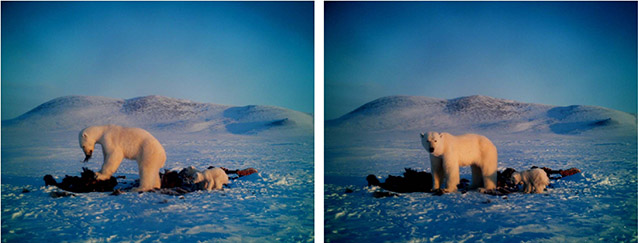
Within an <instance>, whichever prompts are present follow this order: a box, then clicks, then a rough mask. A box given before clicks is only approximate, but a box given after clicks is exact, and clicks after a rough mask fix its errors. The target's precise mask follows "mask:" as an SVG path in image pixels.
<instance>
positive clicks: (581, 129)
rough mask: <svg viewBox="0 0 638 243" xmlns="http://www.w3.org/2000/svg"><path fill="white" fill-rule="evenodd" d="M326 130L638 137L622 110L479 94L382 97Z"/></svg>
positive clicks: (633, 123)
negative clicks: (533, 101)
mask: <svg viewBox="0 0 638 243" xmlns="http://www.w3.org/2000/svg"><path fill="white" fill-rule="evenodd" d="M326 125H327V127H326V130H334V131H353V130H359V131H361V130H368V131H374V132H378V131H408V130H409V131H411V130H422V131H429V130H446V131H449V130H451V131H475V132H493V133H520V132H541V133H555V134H582V133H591V132H605V133H610V134H613V135H635V133H636V117H635V115H632V114H628V113H625V112H621V111H616V110H612V109H607V108H603V107H595V106H567V107H559V106H549V105H540V104H530V103H522V102H517V101H512V100H505V99H498V98H492V97H487V96H479V95H475V96H468V97H460V98H456V99H450V100H444V99H435V98H427V97H418V96H389V97H383V98H379V99H377V100H374V101H371V102H369V103H367V104H364V105H363V106H361V107H359V108H357V109H355V110H354V111H352V112H350V113H348V114H346V115H344V116H342V117H340V118H338V119H335V120H330V121H326Z"/></svg>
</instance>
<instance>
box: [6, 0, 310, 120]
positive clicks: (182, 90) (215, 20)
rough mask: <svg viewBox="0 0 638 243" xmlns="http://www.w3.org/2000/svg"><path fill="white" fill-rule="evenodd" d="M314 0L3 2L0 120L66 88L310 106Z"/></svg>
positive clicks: (109, 94)
mask: <svg viewBox="0 0 638 243" xmlns="http://www.w3.org/2000/svg"><path fill="white" fill-rule="evenodd" d="M313 13H314V10H313V3H312V2H2V119H3V120H6V119H11V118H14V117H16V116H18V115H20V114H22V113H24V112H27V111H28V110H30V109H32V108H34V107H35V106H37V105H39V104H41V103H44V102H46V101H48V100H50V99H53V98H57V97H60V96H65V95H91V96H106V97H113V98H125V99H126V98H133V97H138V96H145V95H151V94H155V95H164V96H169V97H175V98H183V99H190V100H194V101H199V102H211V103H217V104H229V105H251V104H257V105H275V106H282V107H286V108H290V109H294V110H298V111H302V112H309V113H310V112H314V111H313V109H314V106H313V103H314V23H313V21H314V17H313Z"/></svg>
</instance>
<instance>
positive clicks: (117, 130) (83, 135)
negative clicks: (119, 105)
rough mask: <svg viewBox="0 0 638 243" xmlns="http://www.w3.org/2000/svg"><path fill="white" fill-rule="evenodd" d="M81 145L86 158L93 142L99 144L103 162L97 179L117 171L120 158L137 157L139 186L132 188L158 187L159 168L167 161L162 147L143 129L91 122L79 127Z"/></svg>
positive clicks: (109, 175) (148, 188)
mask: <svg viewBox="0 0 638 243" xmlns="http://www.w3.org/2000/svg"><path fill="white" fill-rule="evenodd" d="M79 140H80V147H81V148H82V151H83V152H84V155H85V156H86V157H85V158H84V162H87V161H88V160H89V159H90V158H91V155H92V154H93V150H94V149H95V144H100V145H102V152H103V153H104V163H103V164H102V169H101V170H100V171H99V172H96V173H95V176H96V179H98V180H107V179H109V178H110V177H111V175H113V173H115V171H117V168H118V167H119V166H120V163H122V160H123V159H130V160H135V161H137V166H138V169H139V174H140V186H139V187H138V188H134V189H133V191H149V190H152V189H155V188H160V187H161V181H160V177H159V170H160V168H162V167H163V166H164V163H165V162H166V152H165V151H164V147H162V145H161V144H160V143H159V141H157V139H155V137H153V135H151V134H150V133H149V132H147V131H146V130H144V129H141V128H134V127H121V126H116V125H106V126H91V127H87V128H85V129H83V130H82V131H80V134H79Z"/></svg>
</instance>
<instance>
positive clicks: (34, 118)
mask: <svg viewBox="0 0 638 243" xmlns="http://www.w3.org/2000/svg"><path fill="white" fill-rule="evenodd" d="M313 123H314V122H313V117H312V116H311V115H308V114H306V113H302V112H298V111H293V110H289V109H285V108H281V107H274V106H259V105H250V106H243V107H237V106H228V105H217V104H208V103H198V102H193V101H189V100H183V99H175V98H169V97H163V96H156V95H153V96H145V97H137V98H132V99H127V100H123V99H112V98H105V97H93V96H65V97H60V98H56V99H53V100H51V101H48V102H46V103H44V104H42V105H40V106H38V107H36V108H34V109H32V110H30V111H29V112H27V113H25V114H23V115H21V116H19V117H17V118H15V119H11V120H6V121H2V129H3V130H4V129H46V130H47V131H59V130H78V131H79V130H80V129H82V128H84V127H87V126H90V125H102V124H118V125H122V126H136V127H142V128H146V129H150V130H167V131H181V132H229V133H234V134H256V133H260V132H263V131H274V130H279V131H282V132H285V133H287V134H290V133H293V134H306V135H311V134H312V133H313Z"/></svg>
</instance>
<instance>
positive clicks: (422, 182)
mask: <svg viewBox="0 0 638 243" xmlns="http://www.w3.org/2000/svg"><path fill="white" fill-rule="evenodd" d="M366 180H367V181H368V186H370V185H374V186H379V187H381V188H383V189H385V190H388V191H393V192H401V193H405V192H430V191H431V190H432V174H430V173H428V172H425V171H420V172H418V171H416V170H413V169H410V168H405V172H403V176H392V175H388V178H387V179H386V180H385V182H383V183H381V182H380V181H379V179H377V177H376V176H374V175H368V177H366Z"/></svg>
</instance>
